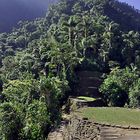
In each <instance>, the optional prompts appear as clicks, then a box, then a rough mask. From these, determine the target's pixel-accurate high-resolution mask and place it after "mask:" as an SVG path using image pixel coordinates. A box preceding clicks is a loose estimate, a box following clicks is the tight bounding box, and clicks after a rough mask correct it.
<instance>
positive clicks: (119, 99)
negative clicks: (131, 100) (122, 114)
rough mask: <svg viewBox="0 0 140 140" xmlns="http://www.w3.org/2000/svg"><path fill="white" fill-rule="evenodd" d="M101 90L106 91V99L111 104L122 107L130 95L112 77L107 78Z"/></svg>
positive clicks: (104, 95)
mask: <svg viewBox="0 0 140 140" xmlns="http://www.w3.org/2000/svg"><path fill="white" fill-rule="evenodd" d="M100 91H101V92H102V93H104V94H103V97H104V100H105V102H106V103H107V104H108V105H109V106H119V107H122V106H124V105H125V103H126V102H127V99H128V96H127V94H126V92H125V91H124V90H123V89H122V88H121V87H119V86H118V85H117V83H115V82H114V81H113V80H112V79H106V80H105V82H104V83H103V85H102V86H101V88H100Z"/></svg>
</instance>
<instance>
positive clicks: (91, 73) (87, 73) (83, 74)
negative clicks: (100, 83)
mask: <svg viewBox="0 0 140 140" xmlns="http://www.w3.org/2000/svg"><path fill="white" fill-rule="evenodd" d="M78 76H79V77H101V76H102V73H100V72H95V71H79V72H78Z"/></svg>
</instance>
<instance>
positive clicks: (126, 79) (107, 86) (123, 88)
mask: <svg viewBox="0 0 140 140" xmlns="http://www.w3.org/2000/svg"><path fill="white" fill-rule="evenodd" d="M138 77H139V76H138V73H137V71H136V70H135V69H130V68H128V67H126V68H125V69H119V68H115V69H113V70H112V71H111V72H110V74H109V75H108V76H107V78H106V79H105V80H104V82H103V84H102V85H101V87H100V91H101V92H102V93H103V96H104V100H105V101H106V103H107V104H108V105H112V106H124V105H125V104H126V103H128V98H129V97H128V93H129V90H130V89H131V87H132V86H133V84H134V83H135V82H136V81H137V79H138Z"/></svg>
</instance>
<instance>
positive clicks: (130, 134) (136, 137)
mask: <svg viewBox="0 0 140 140" xmlns="http://www.w3.org/2000/svg"><path fill="white" fill-rule="evenodd" d="M99 140H140V130H129V129H120V128H115V127H105V126H104V127H101V128H100V137H99Z"/></svg>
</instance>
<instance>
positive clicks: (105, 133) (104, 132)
mask: <svg viewBox="0 0 140 140" xmlns="http://www.w3.org/2000/svg"><path fill="white" fill-rule="evenodd" d="M119 137H120V134H118V132H117V130H116V129H113V128H110V127H102V128H101V129H100V140H118V138H119Z"/></svg>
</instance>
